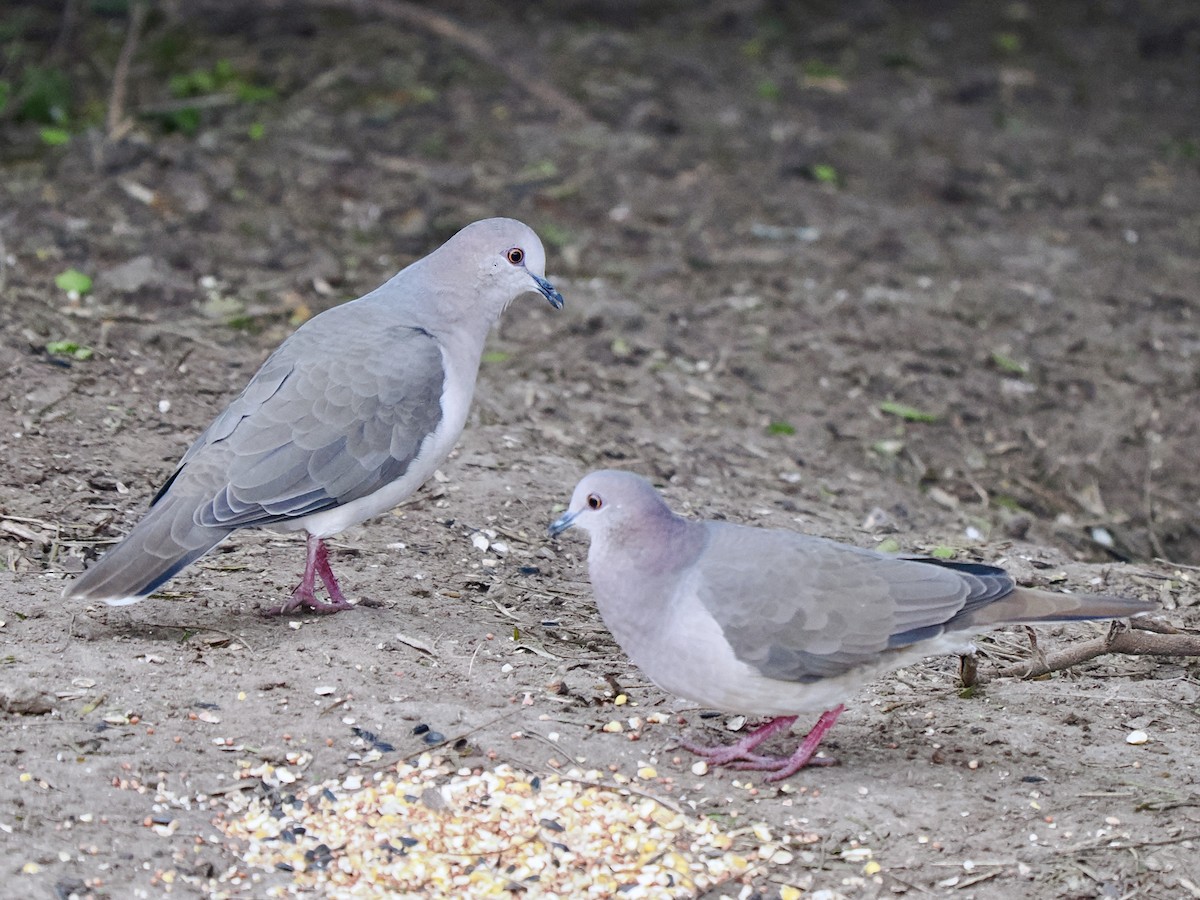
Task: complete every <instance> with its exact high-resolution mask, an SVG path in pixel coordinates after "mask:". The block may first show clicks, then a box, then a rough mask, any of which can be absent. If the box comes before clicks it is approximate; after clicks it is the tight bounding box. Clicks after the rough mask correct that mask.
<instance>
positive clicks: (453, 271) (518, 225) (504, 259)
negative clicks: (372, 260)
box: [428, 219, 563, 323]
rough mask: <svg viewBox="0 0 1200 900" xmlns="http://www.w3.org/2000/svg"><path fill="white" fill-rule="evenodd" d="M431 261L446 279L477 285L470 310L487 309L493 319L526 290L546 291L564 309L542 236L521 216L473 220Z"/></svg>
mask: <svg viewBox="0 0 1200 900" xmlns="http://www.w3.org/2000/svg"><path fill="white" fill-rule="evenodd" d="M428 261H429V264H430V266H431V268H433V269H434V271H435V273H437V274H435V277H436V278H437V280H438V281H439V282H441V283H442V284H443V285H445V284H455V283H458V284H463V283H466V284H470V285H474V286H475V290H473V291H469V292H468V295H469V296H470V297H471V298H472V300H471V302H472V306H473V307H474V309H473V310H471V311H470V313H469V314H473V315H476V316H478V315H479V313H480V312H482V313H483V314H484V317H485V318H486V319H487V320H488V321H489V323H490V322H492V321H495V320H496V319H497V318H499V316H500V313H502V312H503V311H504V309H505V308H506V307H507V306H508V304H509V303H511V302H512V301H513V300H515V299H516V298H517V297H519V296H521V295H522V294H527V293H538V294H541V295H542V296H543V297H545V298H546V299H547V300H548V301H550V305H551V306H553V307H554V308H555V309H562V306H563V298H562V294H560V293H559V292H558V291H557V290H555V289H554V285H552V284H551V283H550V282H549V281H547V280H546V250H545V248H543V247H542V242H541V241H540V240H539V239H538V236H537V235H536V234H535V233H534V231H533V229H532V228H530V227H529V226H528V225H526V224H525V223H523V222H518V221H517V220H516V219H482V220H481V221H478V222H473V223H472V224H470V225H468V226H467V227H466V228H464V229H463V230H462V231H460V232H458V234H456V235H454V237H452V238H450V240H448V241H446V243H445V244H443V245H442V246H441V247H439V248H438V249H437V250H435V251H434V252H433V253H432V254H430V256H429V257H428ZM437 275H441V277H437ZM464 276H465V282H464ZM464 312H466V311H465V310H464Z"/></svg>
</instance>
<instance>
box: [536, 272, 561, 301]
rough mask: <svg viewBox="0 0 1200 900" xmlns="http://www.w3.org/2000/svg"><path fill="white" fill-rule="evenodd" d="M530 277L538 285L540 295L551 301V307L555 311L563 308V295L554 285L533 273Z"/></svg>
mask: <svg viewBox="0 0 1200 900" xmlns="http://www.w3.org/2000/svg"><path fill="white" fill-rule="evenodd" d="M529 277H530V278H532V279H533V280H534V281H535V282H536V283H537V289H538V293H540V294H541V295H542V296H543V297H545V298H546V299H547V300H549V301H550V305H551V306H553V307H554V308H555V309H562V308H563V298H562V294H560V293H559V292H558V291H556V290H555V289H554V285H552V284H551V283H550V282H548V281H547V280H546V279H545V278H542V277H541V276H540V275H534V274H533V273H532V272H530V273H529Z"/></svg>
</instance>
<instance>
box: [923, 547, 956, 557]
mask: <svg viewBox="0 0 1200 900" xmlns="http://www.w3.org/2000/svg"><path fill="white" fill-rule="evenodd" d="M929 555H930V556H932V557H933V558H934V559H954V557H956V556H958V551H957V550H955V549H954V548H953V547H946V546H941V545H940V546H937V547H934V548H933V549H932V550H930V551H929Z"/></svg>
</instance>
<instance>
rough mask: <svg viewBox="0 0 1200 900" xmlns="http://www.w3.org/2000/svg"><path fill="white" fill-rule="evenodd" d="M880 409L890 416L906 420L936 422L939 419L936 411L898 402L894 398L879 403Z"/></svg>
mask: <svg viewBox="0 0 1200 900" xmlns="http://www.w3.org/2000/svg"><path fill="white" fill-rule="evenodd" d="M879 411H880V412H881V413H886V414H887V415H889V416H899V417H900V418H901V419H903V420H904V421H906V422H936V421H937V420H938V417H937V415H936V414H935V413H931V412H925V410H923V409H917V408H916V407H915V406H909V405H908V404H906V403H897V402H896V401H894V400H884V401H883V402H882V403H880V404H879Z"/></svg>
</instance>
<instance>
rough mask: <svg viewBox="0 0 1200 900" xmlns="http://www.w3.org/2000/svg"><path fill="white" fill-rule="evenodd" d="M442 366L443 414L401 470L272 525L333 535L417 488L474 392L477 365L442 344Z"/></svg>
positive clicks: (451, 438)
mask: <svg viewBox="0 0 1200 900" xmlns="http://www.w3.org/2000/svg"><path fill="white" fill-rule="evenodd" d="M442 366H443V370H444V371H445V373H446V383H445V386H444V387H443V388H442V396H441V408H442V418H441V420H440V421H439V422H438V424H437V427H436V428H434V429H433V431H431V432H430V433H429V434H428V435H426V437H425V440H423V441H422V442H421V447H420V449H419V450H418V451H417V455H416V456H415V457H413V460H412V462H411V463H410V464H409V466H408V468H407V469H405V470H404V474H403V475H401V476H400V477H399V478H397V479H395V480H393V481H391V482H389V483H388V484H385V485H384V486H383V487H381V488H379V489H378V490H377V491H374V492H373V493H370V494H367V496H365V497H359V498H358V499H357V500H352V501H350V502H349V503H343V504H341V505H339V506H335V507H333V508H332V509H327V510H323V511H322V512H319V513H313V514H312V515H309V516H304V517H303V518H299V519H293V520H291V521H289V522H286V523H279V524H278V525H275V526H274V527H275V528H280V529H282V530H285V531H299V530H301V529H303V530H305V531H307V532H308V533H309V534H311V535H312V536H313V537H317V538H327V537H332V536H333V535H335V534H337V533H338V532H340V531H343V530H345V529H347V528H349V527H350V526H351V525H357V524H359V523H360V522H364V521H366V520H367V519H370V518H371V517H373V516H378V515H380V514H381V513H385V512H387V511H388V510H389V509H391V508H393V507H394V506H396V505H397V504H398V503H401V502H402V501H404V500H405V499H407V498H408V497H411V496H412V495H413V494H415V493H416V492H417V489H418V488H419V487H420V486H421V485H422V484H424V483H425V482H426V481H428V480H429V479H430V477H431V476H432V475H433V473H434V472H435V471H436V470H437V467H438V466H440V465H441V464H442V463H443V462H445V460H446V457H447V456H449V455H450V451H451V450H453V449H454V444H455V443H456V442H457V441H458V438H459V436H460V435H461V434H462V430H463V426H464V425H466V422H467V413H468V412H469V411H470V408H471V398H472V395H473V394H474V392H475V375H476V372H477V370H478V361H476V365H475V366H473V367H471V366H468V367H465V368H467V369H469V371H463V369H464V367H463V366H461V365H458V366H456V365H455V364H454V361H453V360H451V359H450V358H449V354H448V353H447V352H446V348H445V347H443V348H442Z"/></svg>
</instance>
